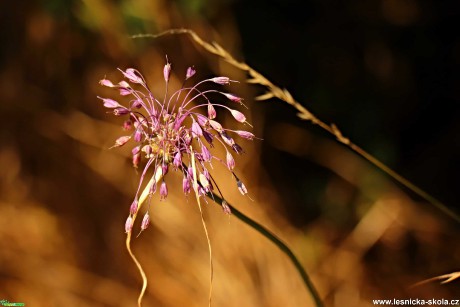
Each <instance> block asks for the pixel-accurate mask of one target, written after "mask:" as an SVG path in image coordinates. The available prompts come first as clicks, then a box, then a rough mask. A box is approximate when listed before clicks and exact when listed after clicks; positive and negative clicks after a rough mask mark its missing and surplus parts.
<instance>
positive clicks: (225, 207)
mask: <svg viewBox="0 0 460 307" xmlns="http://www.w3.org/2000/svg"><path fill="white" fill-rule="evenodd" d="M222 210H224V213H225V214H232V210H231V209H230V206H229V205H228V203H227V201H225V200H222Z"/></svg>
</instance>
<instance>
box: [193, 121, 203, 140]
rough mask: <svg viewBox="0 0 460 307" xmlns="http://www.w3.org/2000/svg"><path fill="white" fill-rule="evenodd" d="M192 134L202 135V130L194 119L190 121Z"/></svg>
mask: <svg viewBox="0 0 460 307" xmlns="http://www.w3.org/2000/svg"><path fill="white" fill-rule="evenodd" d="M192 134H193V136H194V137H200V136H202V135H203V130H201V127H200V125H199V124H198V123H197V122H195V121H194V122H193V123H192Z"/></svg>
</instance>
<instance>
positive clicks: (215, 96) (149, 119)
mask: <svg viewBox="0 0 460 307" xmlns="http://www.w3.org/2000/svg"><path fill="white" fill-rule="evenodd" d="M171 68H172V66H171V64H170V63H169V61H167V63H166V65H165V66H164V68H163V77H164V80H165V83H166V93H165V94H164V96H160V97H157V96H156V95H154V94H153V92H152V91H150V89H149V87H148V86H147V84H146V81H145V79H144V77H143V76H142V75H141V73H140V72H139V71H138V70H136V69H133V68H128V69H126V70H120V71H121V73H122V74H123V76H124V77H125V78H126V79H125V80H123V81H121V82H118V83H113V82H111V81H110V80H107V79H103V80H101V81H100V84H101V85H103V86H106V87H109V88H114V89H116V90H117V91H118V92H119V94H120V95H121V96H131V97H130V98H129V99H128V97H126V98H122V99H125V100H129V101H128V102H126V103H122V102H119V101H116V100H113V99H111V98H102V97H99V98H100V99H101V100H102V102H103V105H104V107H106V108H108V109H110V110H111V113H113V114H114V115H115V116H124V117H126V118H125V119H124V124H123V127H124V128H125V131H130V132H131V135H124V136H121V137H119V138H118V139H117V140H116V141H115V145H114V146H113V147H120V146H123V145H125V144H127V143H128V142H132V143H133V149H132V151H131V152H132V161H133V165H134V167H136V168H137V167H140V165H144V166H143V169H142V171H141V174H140V179H139V185H138V188H137V192H136V195H135V197H134V201H133V202H132V204H131V206H130V214H129V217H128V219H127V220H126V225H125V231H126V232H130V231H131V229H132V227H133V217H134V215H135V214H137V211H138V210H139V205H140V204H139V203H138V202H139V196H140V193H141V191H142V187H143V186H145V182H146V181H147V180H146V179H147V178H148V177H150V178H155V180H154V181H153V182H154V184H153V185H152V186H151V187H150V190H149V194H150V196H151V195H152V194H154V193H155V192H156V183H158V184H159V194H160V200H163V199H166V198H167V196H168V186H167V185H166V181H165V177H166V176H168V175H169V173H174V172H177V171H179V172H181V173H182V178H183V182H182V191H183V192H184V194H186V195H187V194H189V193H190V192H191V191H193V190H195V191H197V193H198V195H199V196H203V195H206V194H210V193H212V191H214V188H217V191H219V193H220V194H221V192H220V189H219V188H218V186H217V183H216V182H215V180H214V178H213V177H212V175H211V173H210V171H212V170H214V167H213V165H212V163H222V164H223V165H224V166H225V168H226V169H228V170H229V171H230V172H231V173H232V174H233V176H234V177H235V179H236V183H237V188H238V190H239V191H240V192H241V193H242V194H243V195H245V194H247V189H246V187H245V186H244V184H243V183H242V182H241V181H240V180H239V179H238V177H237V176H236V175H235V173H234V172H233V169H234V168H235V160H234V158H233V156H232V155H231V154H230V151H234V152H236V153H237V154H241V153H243V148H242V147H241V146H240V145H239V144H237V143H236V142H235V139H234V137H235V138H236V139H237V141H238V138H243V139H247V140H252V139H254V138H255V136H254V135H253V134H252V133H250V132H248V131H243V130H231V129H226V128H224V127H223V126H222V124H221V123H220V122H219V121H218V113H219V112H229V113H230V114H231V115H232V117H233V118H234V119H235V120H236V124H238V125H241V124H246V123H247V120H246V117H245V116H244V114H243V113H242V112H240V111H238V110H235V109H233V108H230V107H228V106H226V105H225V104H224V103H225V101H228V100H230V101H231V102H237V103H241V98H239V97H237V96H235V95H233V94H229V93H226V92H222V91H220V90H218V89H209V87H208V88H206V87H203V88H201V85H203V84H205V83H211V84H214V87H215V86H219V85H228V84H230V83H231V82H235V81H233V80H230V79H229V78H228V77H224V76H221V77H214V78H210V79H205V80H202V81H200V82H198V83H196V84H195V85H192V86H186V81H187V80H188V79H190V78H192V77H193V76H194V75H195V73H196V71H195V69H194V68H192V67H189V68H188V69H187V72H186V74H185V81H184V85H183V86H182V87H181V88H180V89H179V90H176V91H175V92H172V93H171V94H170V93H169V92H168V83H169V81H170V75H171ZM219 97H220V98H219ZM222 97H225V98H227V99H223V100H224V102H222V101H219V99H221V98H222ZM221 100H222V99H221ZM218 147H220V148H221V149H223V150H222V151H220V152H224V153H225V156H224V157H220V156H219V154H218V153H216V152H214V151H215V149H217V148H218ZM192 159H194V160H195V163H194V164H195V170H193V169H192ZM141 160H143V161H144V162H142V161H141ZM141 162H142V163H141ZM168 170H169V172H168ZM158 175H160V177H156V176H158ZM160 178H161V179H160ZM192 187H193V190H192ZM221 197H222V198H223V196H222V195H221ZM150 199H151V197H149V200H150ZM224 204H226V202H225V203H224ZM223 209H224V212H226V213H230V208H229V207H228V205H226V206H224V208H223ZM149 222H150V217H149V215H148V213H146V214H145V215H144V219H143V221H142V224H141V229H142V230H144V229H145V228H147V226H148V224H149Z"/></svg>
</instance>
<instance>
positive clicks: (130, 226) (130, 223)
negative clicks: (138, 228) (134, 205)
mask: <svg viewBox="0 0 460 307" xmlns="http://www.w3.org/2000/svg"><path fill="white" fill-rule="evenodd" d="M133 223H134V221H133V218H132V216H131V215H130V216H128V218H127V219H126V223H125V232H126V233H128V232H131V230H132V229H133Z"/></svg>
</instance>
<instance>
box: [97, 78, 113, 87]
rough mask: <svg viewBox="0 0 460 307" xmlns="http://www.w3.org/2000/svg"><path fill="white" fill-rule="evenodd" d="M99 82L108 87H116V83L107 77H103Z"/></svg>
mask: <svg viewBox="0 0 460 307" xmlns="http://www.w3.org/2000/svg"><path fill="white" fill-rule="evenodd" d="M99 84H100V85H102V86H107V87H115V85H113V83H112V81H110V80H107V79H102V80H101V81H99Z"/></svg>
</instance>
